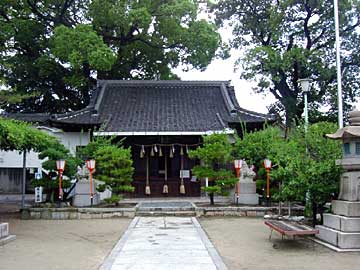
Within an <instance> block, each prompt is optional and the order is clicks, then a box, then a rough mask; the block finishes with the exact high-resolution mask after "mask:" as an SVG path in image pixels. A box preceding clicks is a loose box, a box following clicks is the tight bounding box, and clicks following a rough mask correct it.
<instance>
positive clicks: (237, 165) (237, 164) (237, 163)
mask: <svg viewBox="0 0 360 270" xmlns="http://www.w3.org/2000/svg"><path fill="white" fill-rule="evenodd" d="M242 163H243V161H242V159H235V160H234V167H235V169H241V167H242Z"/></svg>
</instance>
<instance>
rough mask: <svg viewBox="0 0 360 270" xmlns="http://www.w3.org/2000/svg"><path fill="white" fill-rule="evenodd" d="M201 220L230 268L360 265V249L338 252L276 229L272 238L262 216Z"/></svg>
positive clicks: (328, 268) (343, 267)
mask: <svg viewBox="0 0 360 270" xmlns="http://www.w3.org/2000/svg"><path fill="white" fill-rule="evenodd" d="M200 223H201V225H202V226H203V229H204V230H205V231H206V233H207V234H208V236H209V238H210V240H211V241H212V242H213V243H214V245H215V246H216V248H217V250H218V252H219V253H220V255H221V256H222V258H223V260H224V262H225V264H226V265H227V266H228V267H229V269H230V270H245V269H251V270H257V269H267V270H271V269H274V270H275V269H276V270H281V269H286V270H288V269H291V270H293V269H307V270H309V269H311V270H315V269H326V270H331V269H336V270H338V269H341V270H352V269H354V270H355V269H356V270H358V269H360V266H359V265H360V252H354V253H337V252H334V251H332V250H330V249H328V248H325V247H323V246H321V245H318V244H315V245H314V242H312V241H309V240H302V239H299V240H296V241H293V240H284V241H282V242H281V237H280V236H279V235H278V234H277V233H276V232H274V233H273V240H272V242H270V241H269V240H268V237H269V232H270V230H269V229H268V227H267V226H266V225H264V220H263V219H260V218H202V219H200ZM273 244H276V247H277V248H274V247H273ZM279 244H280V245H279Z"/></svg>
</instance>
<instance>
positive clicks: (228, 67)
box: [174, 50, 275, 113]
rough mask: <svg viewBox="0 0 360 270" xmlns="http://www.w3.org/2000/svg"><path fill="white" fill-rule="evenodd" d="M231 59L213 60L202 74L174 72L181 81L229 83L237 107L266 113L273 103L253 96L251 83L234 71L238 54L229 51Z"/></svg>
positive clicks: (261, 96) (269, 96)
mask: <svg viewBox="0 0 360 270" xmlns="http://www.w3.org/2000/svg"><path fill="white" fill-rule="evenodd" d="M231 53H232V54H231V55H232V56H231V57H230V58H228V59H226V60H222V59H216V60H214V61H213V62H212V63H211V64H210V65H209V66H208V67H207V69H206V70H205V71H204V72H201V71H198V70H190V71H187V72H183V71H182V69H181V68H177V69H175V70H174V72H175V73H176V74H177V75H178V76H179V77H180V78H181V79H182V80H195V81H197V80H219V81H229V80H230V81H231V85H233V86H234V88H235V93H236V97H237V100H238V103H239V105H240V106H241V107H242V108H244V109H248V110H252V111H256V112H259V113H268V110H267V106H268V105H270V104H271V103H273V102H274V101H275V98H274V97H273V96H272V95H271V94H268V95H266V96H265V95H263V94H255V93H254V91H253V90H252V86H253V83H251V82H249V81H246V80H241V79H240V78H239V77H240V71H239V70H238V71H234V63H235V61H236V60H237V58H238V57H239V56H240V54H239V53H238V52H236V51H234V50H232V51H231Z"/></svg>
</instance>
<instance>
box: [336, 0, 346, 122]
mask: <svg viewBox="0 0 360 270" xmlns="http://www.w3.org/2000/svg"><path fill="white" fill-rule="evenodd" d="M338 9H339V8H338V1H337V0H334V17H335V45H336V71H337V90H338V91H337V92H338V95H337V96H338V122H339V128H343V127H344V122H343V118H344V117H343V99H342V89H341V63H340V34H339V10H338Z"/></svg>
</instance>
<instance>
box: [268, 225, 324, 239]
mask: <svg viewBox="0 0 360 270" xmlns="http://www.w3.org/2000/svg"><path fill="white" fill-rule="evenodd" d="M264 223H265V225H267V226H269V228H270V236H269V240H271V236H272V232H273V231H277V232H278V233H280V234H281V239H282V240H283V239H284V236H292V237H293V239H295V236H309V235H315V234H318V233H319V230H316V229H314V228H312V227H310V226H306V225H303V224H300V223H297V222H290V221H282V220H266V221H265V222H264Z"/></svg>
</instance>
